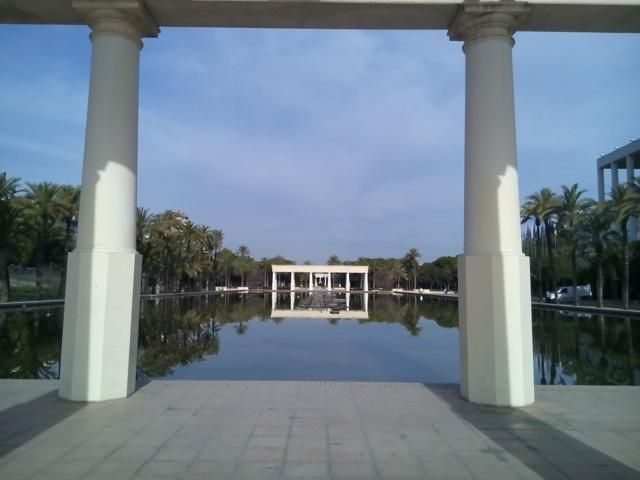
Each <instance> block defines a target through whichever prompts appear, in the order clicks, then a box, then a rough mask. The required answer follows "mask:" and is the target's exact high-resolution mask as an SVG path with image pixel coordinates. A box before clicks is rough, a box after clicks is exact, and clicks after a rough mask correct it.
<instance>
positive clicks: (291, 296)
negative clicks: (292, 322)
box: [289, 292, 296, 310]
mask: <svg viewBox="0 0 640 480" xmlns="http://www.w3.org/2000/svg"><path fill="white" fill-rule="evenodd" d="M289 297H290V300H291V310H293V308H294V306H295V303H296V294H295V293H293V292H291V293H290V294H289Z"/></svg>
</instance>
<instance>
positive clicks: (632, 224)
mask: <svg viewBox="0 0 640 480" xmlns="http://www.w3.org/2000/svg"><path fill="white" fill-rule="evenodd" d="M626 162H627V183H628V184H629V185H632V184H633V182H634V180H635V178H636V176H635V162H634V161H633V157H632V156H631V155H627V160H626ZM637 239H638V219H637V218H636V217H631V218H630V219H629V240H637Z"/></svg>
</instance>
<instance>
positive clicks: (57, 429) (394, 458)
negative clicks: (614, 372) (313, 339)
mask: <svg viewBox="0 0 640 480" xmlns="http://www.w3.org/2000/svg"><path fill="white" fill-rule="evenodd" d="M536 394H537V402H536V404H535V405H534V406H532V407H527V408H523V409H499V408H489V407H478V406H475V405H470V404H468V403H466V402H464V401H463V400H461V399H460V398H459V397H458V394H457V387H455V386H446V385H445V386H443V385H426V386H425V385H421V384H408V383H405V384H402V383H336V382H227V381H224V382H222V381H221V382H216V381H193V382H183V381H154V382H151V383H149V384H147V385H146V386H144V387H143V388H142V389H140V390H139V391H138V392H137V393H135V394H134V395H133V396H132V397H131V398H129V399H126V400H119V401H112V402H104V403H98V404H76V403H69V402H65V401H62V400H59V399H58V398H57V394H56V383H55V382H50V381H13V380H1V381H0V409H1V411H0V478H1V479H2V480H10V479H27V478H28V479H65V480H72V479H76V478H88V479H117V480H120V479H123V480H124V479H129V478H135V479H138V478H175V479H200V480H202V479H207V478H208V479H237V480H241V479H256V480H269V479H289V478H290V479H348V478H353V479H355V478H360V479H393V480H402V479H430V478H432V479H446V478H451V479H456V480H458V479H470V478H478V479H510V478H527V479H533V478H547V479H556V478H557V479H567V478H575V479H580V480H586V479H590V478H594V479H612V478H618V479H631V478H640V388H638V387H623V388H618V387H537V388H536Z"/></svg>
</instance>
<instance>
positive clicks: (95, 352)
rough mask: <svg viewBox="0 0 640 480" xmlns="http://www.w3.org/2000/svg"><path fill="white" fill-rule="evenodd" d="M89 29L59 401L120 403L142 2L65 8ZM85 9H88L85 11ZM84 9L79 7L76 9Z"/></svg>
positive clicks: (129, 298) (133, 315)
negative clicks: (81, 149) (85, 107)
mask: <svg viewBox="0 0 640 480" xmlns="http://www.w3.org/2000/svg"><path fill="white" fill-rule="evenodd" d="M73 5H74V7H76V9H77V10H78V11H79V12H80V13H81V14H82V15H84V16H85V18H86V20H87V22H88V24H89V25H90V26H91V29H92V33H91V41H92V43H93V46H92V56H91V79H90V84H89V106H88V112H87V124H86V133H85V149H84V161H83V166H82V185H81V191H82V196H81V197H80V213H79V224H78V238H77V245H76V249H75V250H74V251H73V252H72V253H70V254H69V260H68V265H67V271H68V274H67V284H66V292H67V295H66V302H65V309H64V328H63V332H64V334H63V338H62V355H61V383H60V391H59V395H60V397H62V398H65V399H68V400H75V401H90V402H91V401H102V400H110V399H117V398H124V397H127V396H128V395H130V394H131V393H133V391H134V389H135V382H136V361H137V345H138V313H139V309H140V275H141V269H142V257H141V256H140V254H138V253H137V252H136V195H137V192H136V191H137V170H138V167H137V163H138V76H139V61H140V49H141V48H142V42H141V38H142V37H143V36H145V35H153V36H156V35H157V33H158V28H157V26H156V25H155V23H154V22H153V21H152V20H151V18H150V17H149V15H148V14H147V12H146V10H144V7H143V5H142V4H141V2H140V3H139V2H119V3H118V4H117V5H118V8H117V9H116V8H98V7H100V6H103V7H107V6H111V5H113V2H108V1H103V2H100V1H94V2H90V3H89V2H73ZM88 6H90V8H89V7H88ZM84 7H86V8H84Z"/></svg>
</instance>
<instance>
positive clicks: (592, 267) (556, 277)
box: [521, 181, 640, 308]
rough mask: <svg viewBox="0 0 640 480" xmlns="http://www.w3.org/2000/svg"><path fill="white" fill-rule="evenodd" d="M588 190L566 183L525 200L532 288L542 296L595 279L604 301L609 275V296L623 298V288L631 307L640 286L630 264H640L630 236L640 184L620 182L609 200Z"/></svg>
mask: <svg viewBox="0 0 640 480" xmlns="http://www.w3.org/2000/svg"><path fill="white" fill-rule="evenodd" d="M585 193H586V191H585V190H583V189H581V188H580V187H579V186H578V184H574V185H572V186H570V187H569V186H566V185H563V186H562V191H561V192H560V193H556V192H553V191H552V190H551V189H549V188H543V189H541V190H540V191H538V192H535V193H533V194H531V195H529V196H528V197H527V198H526V200H525V202H524V204H523V205H522V211H521V213H522V223H523V224H525V225H526V229H525V232H524V236H523V249H524V252H525V253H526V254H527V255H529V256H530V257H531V279H532V282H531V283H532V287H533V289H534V292H537V295H538V297H540V298H541V299H542V298H544V295H545V291H546V290H556V289H557V288H558V285H563V284H565V285H566V284H572V285H573V287H574V288H576V287H577V285H578V284H579V283H591V284H592V285H595V286H596V297H597V301H598V305H600V306H602V304H603V298H604V294H605V290H606V288H605V276H606V277H607V278H608V279H609V287H608V292H607V293H608V294H609V295H608V296H610V297H618V295H617V294H618V292H619V297H620V298H621V300H622V303H623V306H624V308H628V307H629V298H630V297H631V296H637V295H638V293H639V289H640V279H639V278H638V277H637V274H636V276H635V277H634V278H631V277H630V265H634V264H639V263H640V255H639V254H640V251H639V249H638V242H636V241H635V240H636V239H635V238H630V235H629V232H630V230H633V229H632V228H631V224H632V222H635V218H637V217H639V216H640V183H638V181H636V182H634V183H632V184H621V185H618V186H616V187H615V188H614V189H613V190H612V191H611V193H610V195H609V197H610V198H609V199H608V200H606V201H603V202H596V201H594V200H593V199H591V198H588V197H586V196H585ZM638 271H639V270H638V269H635V272H638ZM605 274H606V275H605ZM578 303H579V298H576V304H578Z"/></svg>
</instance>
